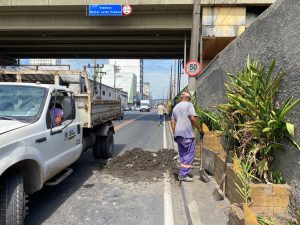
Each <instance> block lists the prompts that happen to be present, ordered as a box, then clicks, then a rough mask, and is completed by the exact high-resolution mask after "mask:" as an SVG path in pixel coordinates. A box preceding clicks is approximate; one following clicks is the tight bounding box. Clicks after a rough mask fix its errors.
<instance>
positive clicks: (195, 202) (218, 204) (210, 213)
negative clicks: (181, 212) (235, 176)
mask: <svg viewBox="0 0 300 225" xmlns="http://www.w3.org/2000/svg"><path fill="white" fill-rule="evenodd" d="M197 172H198V174H197ZM193 174H195V175H194V177H193V180H194V182H182V183H181V185H180V188H181V193H182V197H183V201H184V205H185V212H186V216H187V220H188V223H189V224H190V225H226V224H227V222H228V219H229V217H228V213H229V207H230V203H229V201H228V200H227V199H226V198H225V199H224V200H223V201H216V200H215V199H214V198H213V195H212V193H213V191H214V189H215V187H216V183H215V181H214V180H213V178H212V181H211V182H209V183H204V182H202V181H201V180H200V179H199V178H200V177H199V168H194V171H193Z"/></svg>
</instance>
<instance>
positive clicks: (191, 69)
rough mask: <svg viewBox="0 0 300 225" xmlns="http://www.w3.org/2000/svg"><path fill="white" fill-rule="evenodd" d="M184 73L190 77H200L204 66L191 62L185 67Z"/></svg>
mask: <svg viewBox="0 0 300 225" xmlns="http://www.w3.org/2000/svg"><path fill="white" fill-rule="evenodd" d="M184 71H185V72H186V73H187V74H188V75H189V76H190V77H196V76H197V75H199V74H200V73H201V71H202V64H201V63H199V62H198V61H196V60H191V61H189V62H188V63H187V64H186V65H185V67H184Z"/></svg>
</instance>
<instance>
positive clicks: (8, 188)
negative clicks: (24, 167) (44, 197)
mask: <svg viewBox="0 0 300 225" xmlns="http://www.w3.org/2000/svg"><path fill="white" fill-rule="evenodd" d="M24 219H25V192H24V183H23V177H22V176H21V175H20V174H16V175H10V176H5V177H4V178H3V180H2V181H1V187H0V224H2V225H22V224H23V223H24Z"/></svg>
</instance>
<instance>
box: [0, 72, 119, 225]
mask: <svg viewBox="0 0 300 225" xmlns="http://www.w3.org/2000/svg"><path fill="white" fill-rule="evenodd" d="M99 89H100V90H101V87H99V83H97V82H96V81H95V80H91V79H89V78H88V75H87V72H86V69H84V70H82V71H73V70H72V71H37V70H18V71H16V70H0V224H1V225H20V224H23V223H24V218H25V215H26V213H27V212H26V201H25V196H27V195H30V194H32V193H34V192H36V191H38V190H40V189H42V187H43V186H44V185H56V184H58V183H60V182H61V181H62V180H64V179H65V178H66V177H68V175H70V174H71V173H72V169H71V168H69V166H70V165H72V164H73V163H74V162H75V161H76V160H77V159H78V158H79V157H80V155H81V154H82V152H84V151H86V150H88V149H92V150H93V155H94V157H95V158H97V159H98V158H110V157H112V156H113V145H114V138H113V135H114V126H113V123H112V120H114V119H117V118H119V117H121V115H122V111H121V105H120V104H121V102H120V101H119V100H105V101H104V100H101V95H100V94H101V93H100V91H99ZM55 107H59V109H58V111H60V112H63V114H62V115H61V119H62V121H61V122H60V123H57V122H56V118H54V116H55V113H53V112H54V111H53V109H54V110H55ZM51 110H52V113H51Z"/></svg>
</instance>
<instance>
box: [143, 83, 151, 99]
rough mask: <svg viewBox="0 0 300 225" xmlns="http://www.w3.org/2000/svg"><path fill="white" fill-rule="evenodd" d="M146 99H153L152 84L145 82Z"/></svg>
mask: <svg viewBox="0 0 300 225" xmlns="http://www.w3.org/2000/svg"><path fill="white" fill-rule="evenodd" d="M143 90H144V99H151V93H150V83H149V82H144V89H143Z"/></svg>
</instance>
